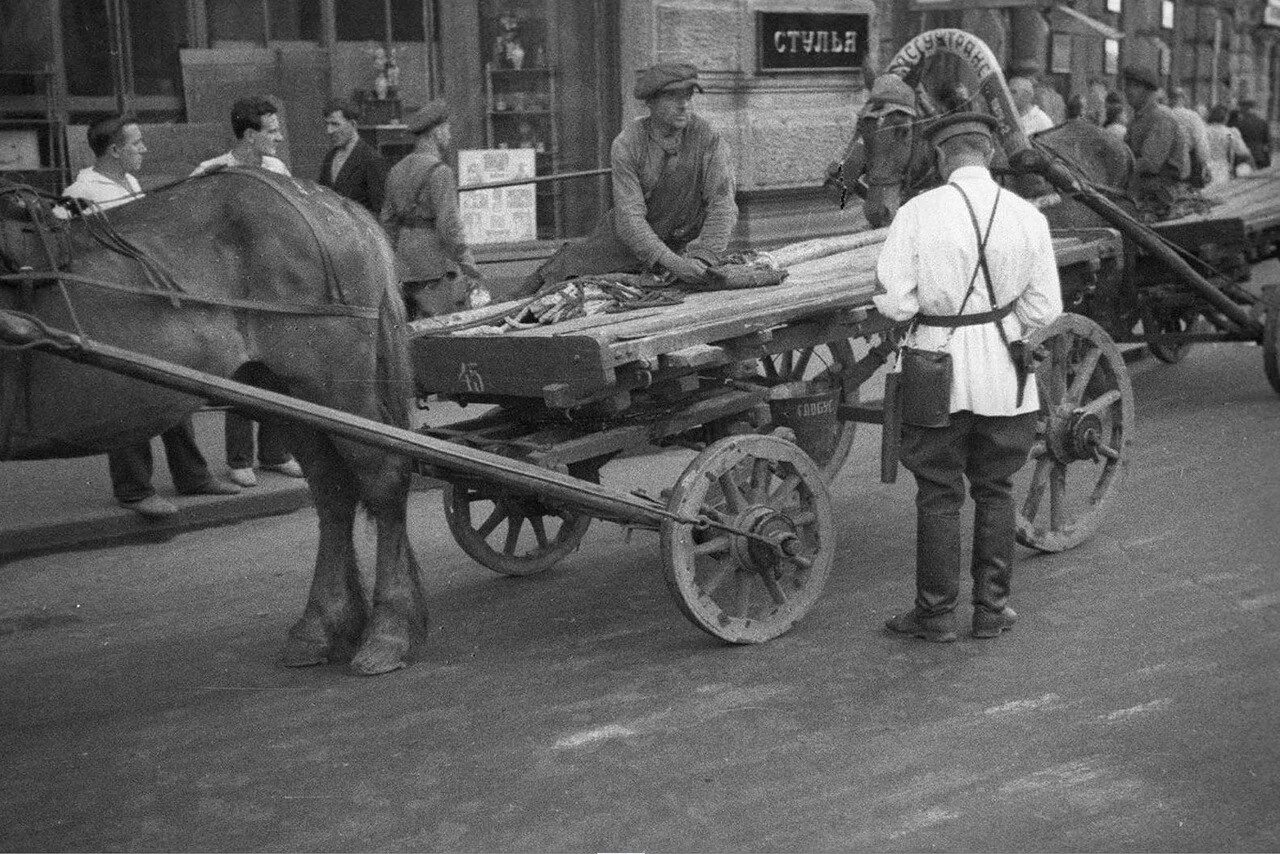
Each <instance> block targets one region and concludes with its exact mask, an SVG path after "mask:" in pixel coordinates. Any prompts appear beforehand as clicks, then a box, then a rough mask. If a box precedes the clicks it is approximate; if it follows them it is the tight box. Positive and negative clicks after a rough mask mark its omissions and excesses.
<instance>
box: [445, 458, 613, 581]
mask: <svg viewBox="0 0 1280 854" xmlns="http://www.w3.org/2000/svg"><path fill="white" fill-rule="evenodd" d="M571 473H575V474H577V475H578V476H580V477H581V476H584V475H587V476H588V477H589V478H590V479H591V480H592V482H596V483H598V482H599V469H598V468H592V469H590V471H584V472H581V473H578V472H572V470H571ZM443 492H444V496H443V497H444V518H445V521H446V522H447V523H448V525H449V532H450V533H452V534H453V539H454V540H455V541H456V542H457V543H458V545H459V546H461V547H462V550H463V551H464V552H466V553H467V554H468V555H469V556H470V557H471V558H473V559H474V560H475V561H476V562H478V563H480V564H481V565H483V566H486V567H488V568H489V569H491V570H493V571H494V572H497V573H499V574H501V575H533V574H535V573H538V572H543V571H544V570H547V569H550V568H551V567H553V566H555V565H556V564H557V563H559V562H560V561H561V560H563V559H564V558H565V557H567V556H568V555H569V554H571V553H572V552H574V551H576V550H577V548H578V546H579V545H581V543H582V538H583V536H584V535H585V534H586V533H587V528H588V527H589V526H590V525H591V517H590V516H586V515H584V514H582V513H578V512H576V511H573V510H569V509H567V508H564V507H557V506H552V505H549V504H545V503H543V502H542V501H541V500H540V499H539V498H537V497H536V496H533V495H528V494H523V493H513V492H506V491H504V490H501V489H499V488H497V487H494V486H490V485H488V484H482V485H458V484H452V483H448V484H445V487H444V491H443Z"/></svg>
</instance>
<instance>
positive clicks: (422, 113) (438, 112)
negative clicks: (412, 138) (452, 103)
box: [405, 98, 449, 134]
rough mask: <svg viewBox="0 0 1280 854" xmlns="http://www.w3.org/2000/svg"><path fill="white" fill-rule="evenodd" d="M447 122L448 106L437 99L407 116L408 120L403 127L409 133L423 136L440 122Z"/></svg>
mask: <svg viewBox="0 0 1280 854" xmlns="http://www.w3.org/2000/svg"><path fill="white" fill-rule="evenodd" d="M448 120H449V105H448V104H446V103H445V102H444V101H442V100H440V99H439V98H437V99H436V100H434V101H429V102H427V105H426V106H424V107H423V108H422V109H420V110H418V111H417V112H416V113H414V114H413V115H411V116H409V120H408V121H406V122H405V125H406V126H407V127H408V128H409V132H410V133H417V134H423V133H426V132H427V131H429V130H431V129H432V128H433V127H435V126H436V125H438V124H440V123H441V122H447V121H448Z"/></svg>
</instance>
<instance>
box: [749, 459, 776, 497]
mask: <svg viewBox="0 0 1280 854" xmlns="http://www.w3.org/2000/svg"><path fill="white" fill-rule="evenodd" d="M770 465H771V464H770V461H769V460H767V459H765V458H764V457H756V460H755V462H754V463H752V465H751V500H752V501H753V502H757V503H758V502H760V501H763V500H764V498H765V496H767V495H768V494H769V481H770V479H771V477H772V474H771V472H770Z"/></svg>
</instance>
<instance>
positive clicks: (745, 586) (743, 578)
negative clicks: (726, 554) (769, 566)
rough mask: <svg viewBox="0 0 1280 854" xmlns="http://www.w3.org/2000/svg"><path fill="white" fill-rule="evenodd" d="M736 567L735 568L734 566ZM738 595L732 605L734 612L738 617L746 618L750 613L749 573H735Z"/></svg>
mask: <svg viewBox="0 0 1280 854" xmlns="http://www.w3.org/2000/svg"><path fill="white" fill-rule="evenodd" d="M735 569H736V568H735ZM735 575H737V576H738V577H737V579H736V580H737V582H738V596H737V601H736V603H735V605H734V608H735V610H736V613H737V615H738V616H739V617H741V618H743V619H746V617H747V616H748V615H749V614H750V613H751V575H750V573H737V572H736V571H735Z"/></svg>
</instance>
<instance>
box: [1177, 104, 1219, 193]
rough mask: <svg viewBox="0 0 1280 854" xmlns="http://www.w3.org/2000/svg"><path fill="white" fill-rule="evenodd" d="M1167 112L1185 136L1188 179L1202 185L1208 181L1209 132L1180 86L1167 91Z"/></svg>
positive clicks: (1199, 185)
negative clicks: (1188, 170)
mask: <svg viewBox="0 0 1280 854" xmlns="http://www.w3.org/2000/svg"><path fill="white" fill-rule="evenodd" d="M1169 113H1170V114H1171V115H1172V116H1173V118H1174V121H1176V122H1177V123H1178V127H1179V128H1181V129H1182V133H1183V134H1184V135H1185V136H1186V140H1187V157H1188V163H1189V167H1190V170H1191V173H1190V181H1191V183H1192V184H1193V185H1194V186H1197V187H1203V186H1205V185H1206V184H1208V183H1209V134H1208V131H1207V129H1206V127H1205V123H1204V119H1202V118H1200V114H1199V113H1197V112H1196V111H1195V110H1194V109H1193V108H1192V107H1191V98H1190V97H1189V96H1188V95H1187V90H1186V89H1183V88H1182V87H1181V86H1176V87H1174V88H1173V89H1171V90H1170V91H1169Z"/></svg>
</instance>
